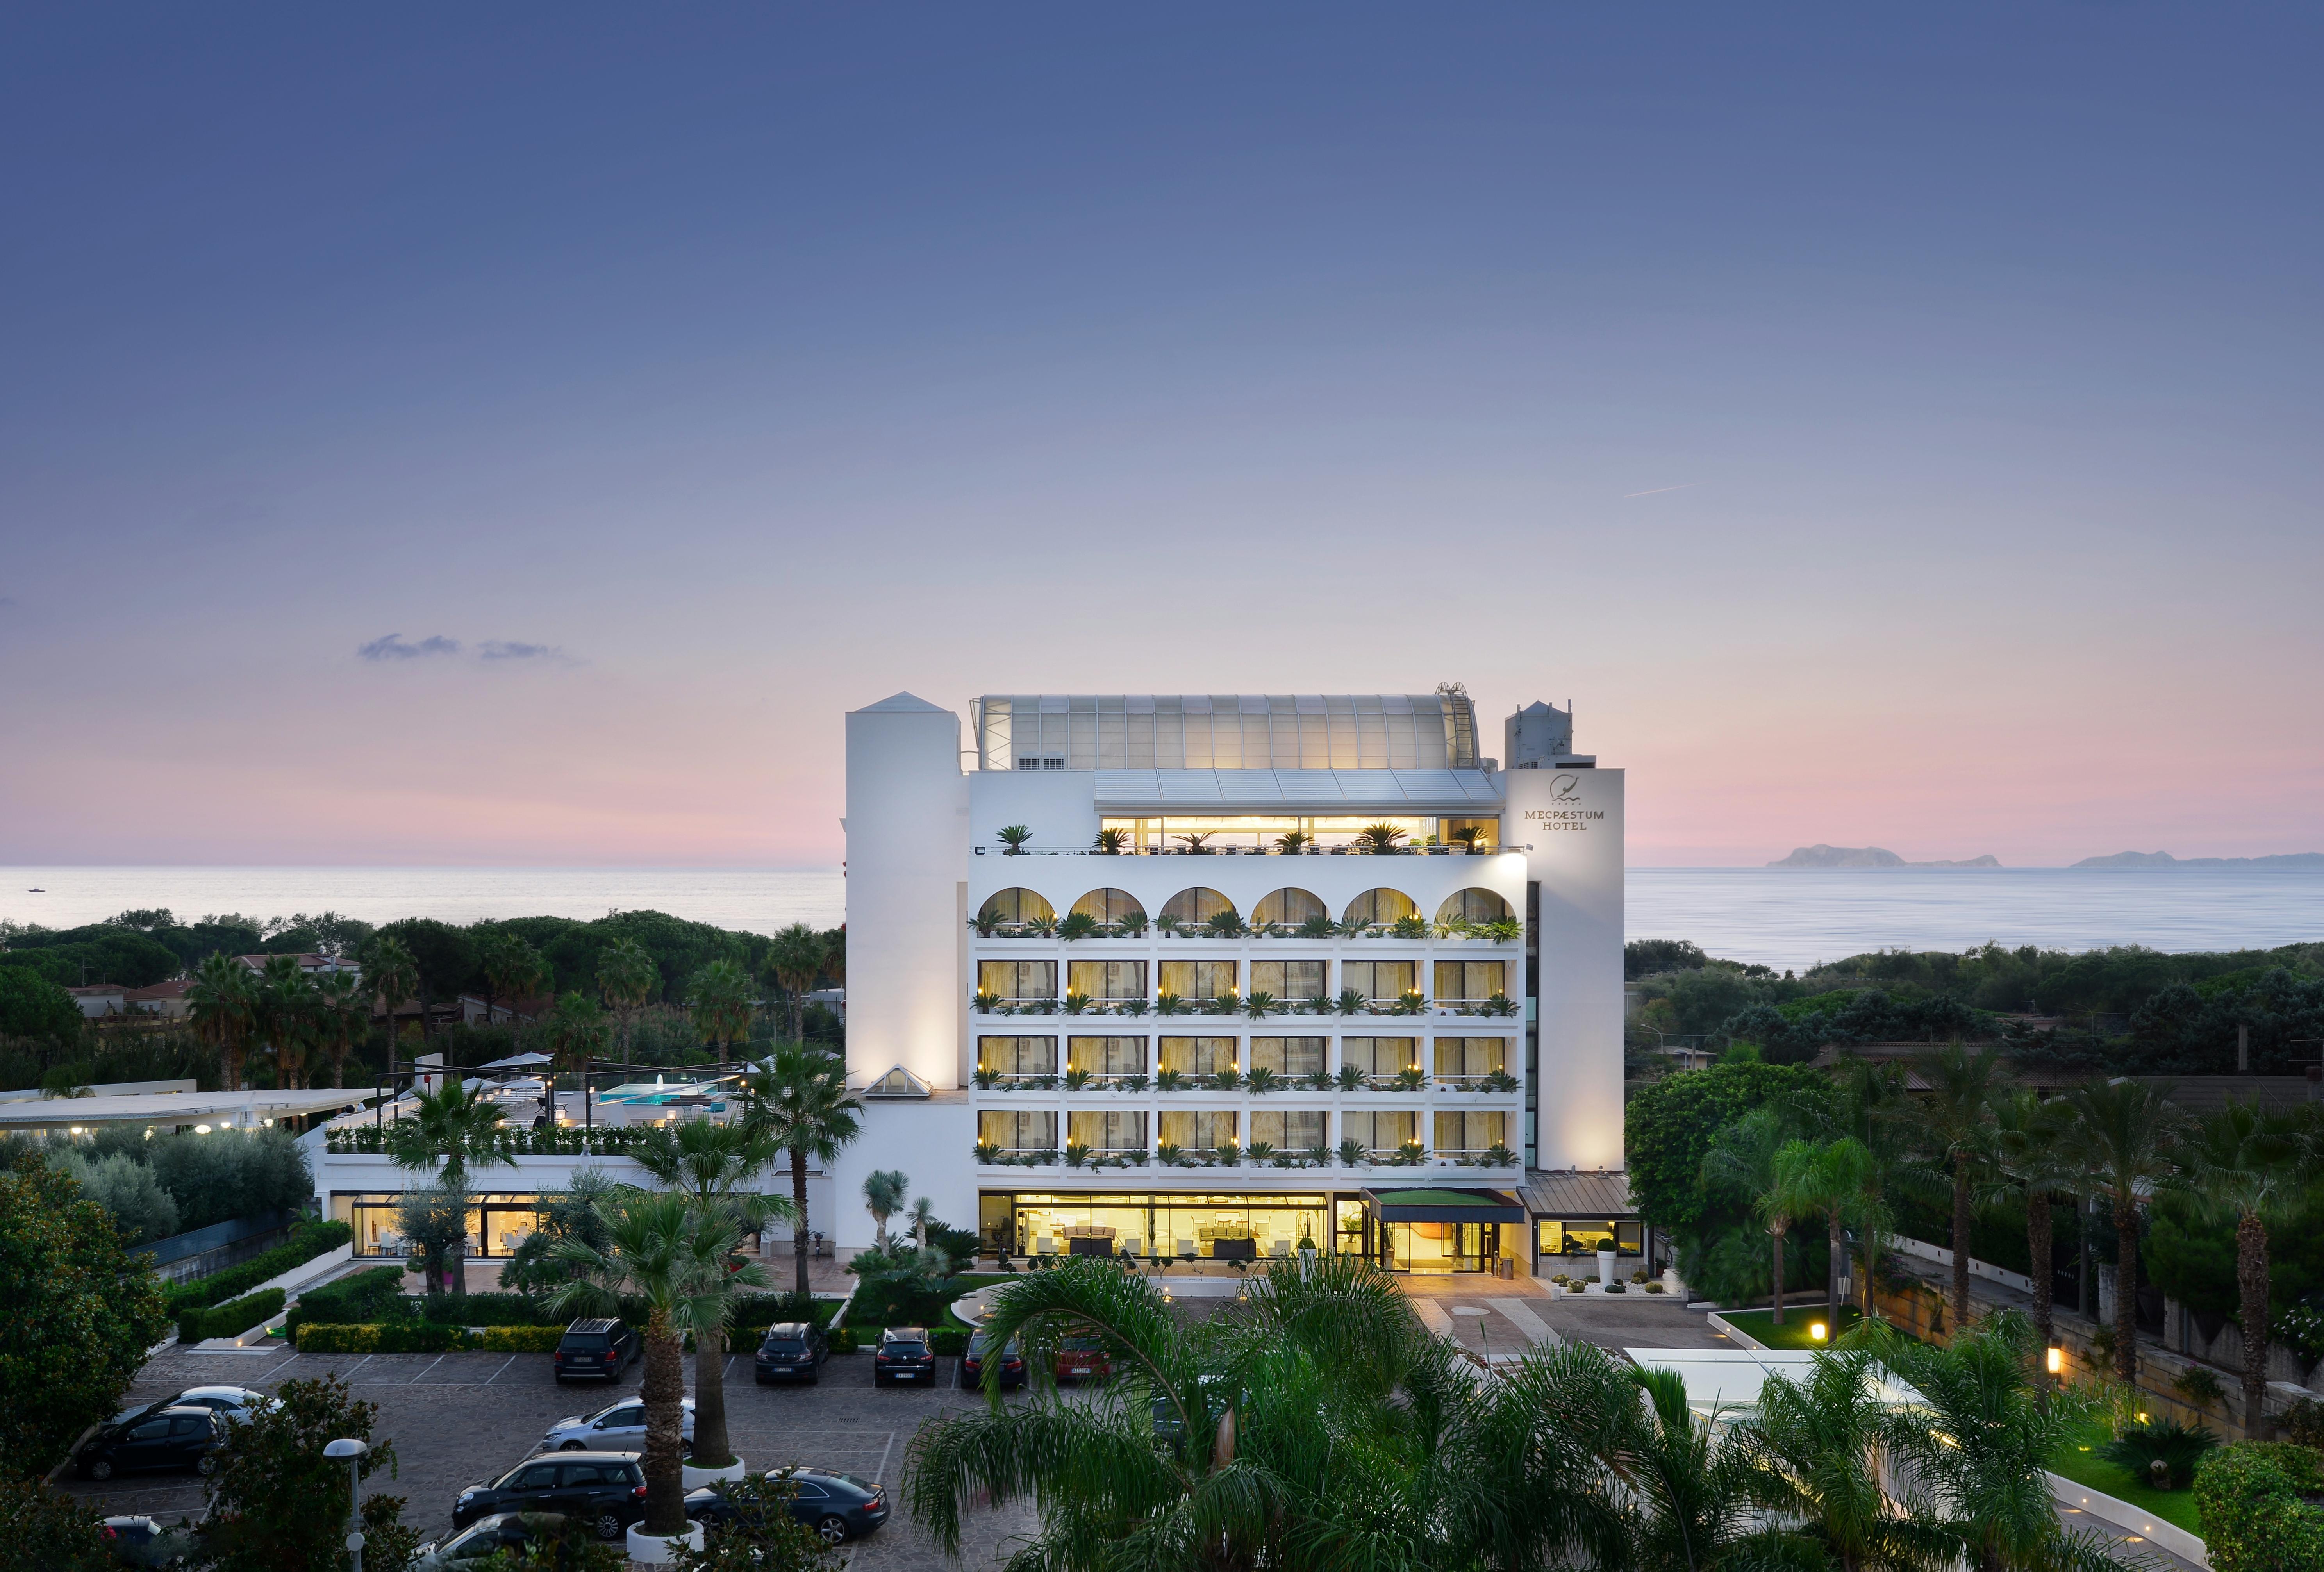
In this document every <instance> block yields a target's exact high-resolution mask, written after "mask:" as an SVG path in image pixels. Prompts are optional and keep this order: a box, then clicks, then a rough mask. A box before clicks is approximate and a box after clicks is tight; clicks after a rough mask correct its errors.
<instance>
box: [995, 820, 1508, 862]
mask: <svg viewBox="0 0 2324 1572" xmlns="http://www.w3.org/2000/svg"><path fill="white" fill-rule="evenodd" d="M1219 833H1220V832H1218V831H1215V830H1195V831H1189V832H1185V833H1184V834H1179V835H1173V836H1171V837H1169V839H1171V840H1173V841H1176V842H1178V844H1177V845H1176V846H1171V847H1165V848H1162V850H1163V851H1164V852H1165V853H1166V854H1172V855H1176V856H1180V857H1210V856H1214V855H1217V854H1219V853H1222V852H1223V853H1226V854H1228V855H1230V856H1231V855H1237V854H1240V855H1243V856H1252V855H1258V854H1261V853H1267V854H1272V855H1277V856H1283V857H1303V856H1304V857H1315V856H1319V855H1325V854H1328V855H1331V856H1355V857H1415V856H1422V857H1425V856H1465V855H1467V854H1469V853H1471V852H1478V853H1483V852H1488V851H1490V850H1492V849H1493V837H1492V835H1491V833H1490V832H1488V831H1486V830H1484V829H1481V828H1480V827H1478V826H1475V825H1464V826H1462V828H1461V829H1458V830H1455V831H1453V832H1452V833H1451V834H1450V835H1447V836H1446V837H1445V838H1444V839H1443V841H1438V840H1437V839H1436V837H1434V835H1423V836H1421V837H1420V838H1419V839H1418V840H1417V841H1415V840H1412V839H1411V832H1409V831H1407V830H1406V829H1405V827H1404V826H1403V825H1401V824H1391V823H1377V824H1367V825H1365V826H1364V827H1363V828H1362V829H1361V830H1359V831H1358V832H1356V834H1355V836H1354V838H1353V839H1352V840H1351V841H1349V842H1348V843H1347V844H1345V845H1342V846H1325V845H1323V843H1322V842H1320V841H1317V840H1316V839H1315V837H1314V835H1312V834H1310V833H1308V832H1306V831H1305V830H1286V831H1285V832H1283V833H1282V834H1280V835H1277V836H1276V837H1275V838H1274V840H1273V841H1270V842H1268V844H1267V845H1265V846H1247V847H1245V846H1234V847H1222V846H1213V845H1212V844H1211V842H1212V841H1213V840H1215V839H1217V837H1218V835H1219ZM992 838H993V839H994V840H996V841H1000V842H1001V848H1002V850H1001V855H1002V856H1004V857H1024V856H1027V855H1028V852H1027V850H1026V848H1027V847H1028V846H1029V845H1030V844H1031V843H1032V840H1033V831H1032V828H1031V827H1030V826H1029V825H1025V824H1010V825H1006V826H1004V827H1003V828H1001V830H999V831H997V832H995V833H994V835H993V837H992ZM1090 850H1091V851H1093V852H1094V853H1096V854H1097V855H1098V856H1100V857H1128V856H1134V855H1138V854H1139V853H1140V852H1141V850H1142V849H1141V848H1140V847H1139V845H1138V843H1137V838H1136V837H1135V836H1133V835H1132V834H1131V833H1130V832H1129V831H1127V830H1116V829H1105V830H1100V831H1099V832H1097V834H1096V835H1095V837H1093V839H1092V841H1091V842H1090Z"/></svg>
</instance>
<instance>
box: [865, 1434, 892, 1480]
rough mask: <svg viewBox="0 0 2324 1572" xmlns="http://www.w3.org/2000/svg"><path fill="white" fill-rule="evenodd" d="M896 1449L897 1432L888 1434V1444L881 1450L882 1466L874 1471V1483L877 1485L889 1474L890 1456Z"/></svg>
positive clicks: (872, 1478) (872, 1477) (872, 1476)
mask: <svg viewBox="0 0 2324 1572" xmlns="http://www.w3.org/2000/svg"><path fill="white" fill-rule="evenodd" d="M895 1449H896V1432H895V1431H893V1430H890V1431H889V1432H888V1444H887V1445H886V1446H884V1447H882V1448H880V1466H879V1467H878V1468H877V1469H875V1470H873V1471H872V1475H871V1483H872V1484H874V1485H877V1484H879V1483H880V1482H881V1478H882V1477H884V1476H885V1475H886V1474H887V1472H888V1455H889V1454H890V1452H893V1451H894V1450H895Z"/></svg>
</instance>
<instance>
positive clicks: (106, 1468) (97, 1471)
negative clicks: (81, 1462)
mask: <svg viewBox="0 0 2324 1572" xmlns="http://www.w3.org/2000/svg"><path fill="white" fill-rule="evenodd" d="M88 1476H89V1477H90V1478H91V1479H110V1478H112V1477H113V1459H112V1458H110V1457H99V1458H98V1459H97V1461H96V1462H94V1463H92V1464H90V1465H89V1466H88Z"/></svg>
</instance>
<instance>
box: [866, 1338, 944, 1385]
mask: <svg viewBox="0 0 2324 1572" xmlns="http://www.w3.org/2000/svg"><path fill="white" fill-rule="evenodd" d="M899 1381H908V1382H910V1383H911V1384H913V1385H915V1386H934V1385H935V1384H936V1350H934V1349H933V1348H930V1347H928V1335H927V1332H926V1331H925V1330H923V1329H922V1328H918V1327H890V1328H888V1329H887V1330H886V1331H884V1332H881V1334H880V1347H879V1351H878V1352H877V1353H875V1354H873V1355H872V1356H871V1384H872V1385H874V1386H887V1385H890V1384H893V1383H895V1382H899Z"/></svg>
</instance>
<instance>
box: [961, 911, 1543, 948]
mask: <svg viewBox="0 0 2324 1572" xmlns="http://www.w3.org/2000/svg"><path fill="white" fill-rule="evenodd" d="M968 925H969V926H970V927H971V928H973V929H974V930H976V936H977V937H978V938H980V939H1056V940H1059V941H1061V942H1065V943H1067V944H1071V943H1074V942H1076V941H1078V940H1083V939H1144V938H1145V937H1147V935H1148V934H1149V933H1150V934H1152V935H1153V936H1154V937H1155V938H1156V939H1157V940H1160V939H1221V940H1230V941H1231V940H1241V939H1306V940H1311V941H1314V942H1318V943H1323V942H1330V941H1332V940H1335V939H1406V940H1410V941H1411V942H1414V943H1416V944H1420V943H1428V942H1433V941H1438V940H1443V941H1453V940H1459V941H1463V942H1471V941H1473V942H1483V943H1488V944H1515V943H1517V942H1519V941H1520V940H1522V939H1523V938H1524V937H1525V932H1524V928H1523V925H1522V924H1518V923H1517V921H1516V920H1515V919H1514V918H1510V919H1505V920H1502V921H1499V922H1494V923H1430V922H1427V921H1425V920H1423V921H1420V922H1418V923H1417V924H1415V923H1413V922H1410V921H1407V922H1406V924H1405V925H1404V926H1402V927H1399V926H1397V924H1394V923H1333V922H1329V921H1325V920H1319V921H1317V922H1315V923H1314V924H1308V923H1252V924H1232V925H1230V926H1225V927H1213V926H1212V925H1211V924H1207V923H1168V924H1164V923H1147V922H1144V921H1142V920H1141V921H1138V922H1130V923H1100V924H1096V925H1094V926H1093V927H1090V928H1086V929H1084V930H1082V931H1080V932H1078V933H1074V932H1064V931H1061V930H1060V927H1059V924H1058V922H1057V921H1056V919H1051V920H1049V921H1047V922H1039V923H1000V922H986V921H983V920H982V919H981V918H977V917H970V918H969V919H968ZM1512 929H1514V930H1515V932H1512V931H1511V930H1512Z"/></svg>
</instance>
